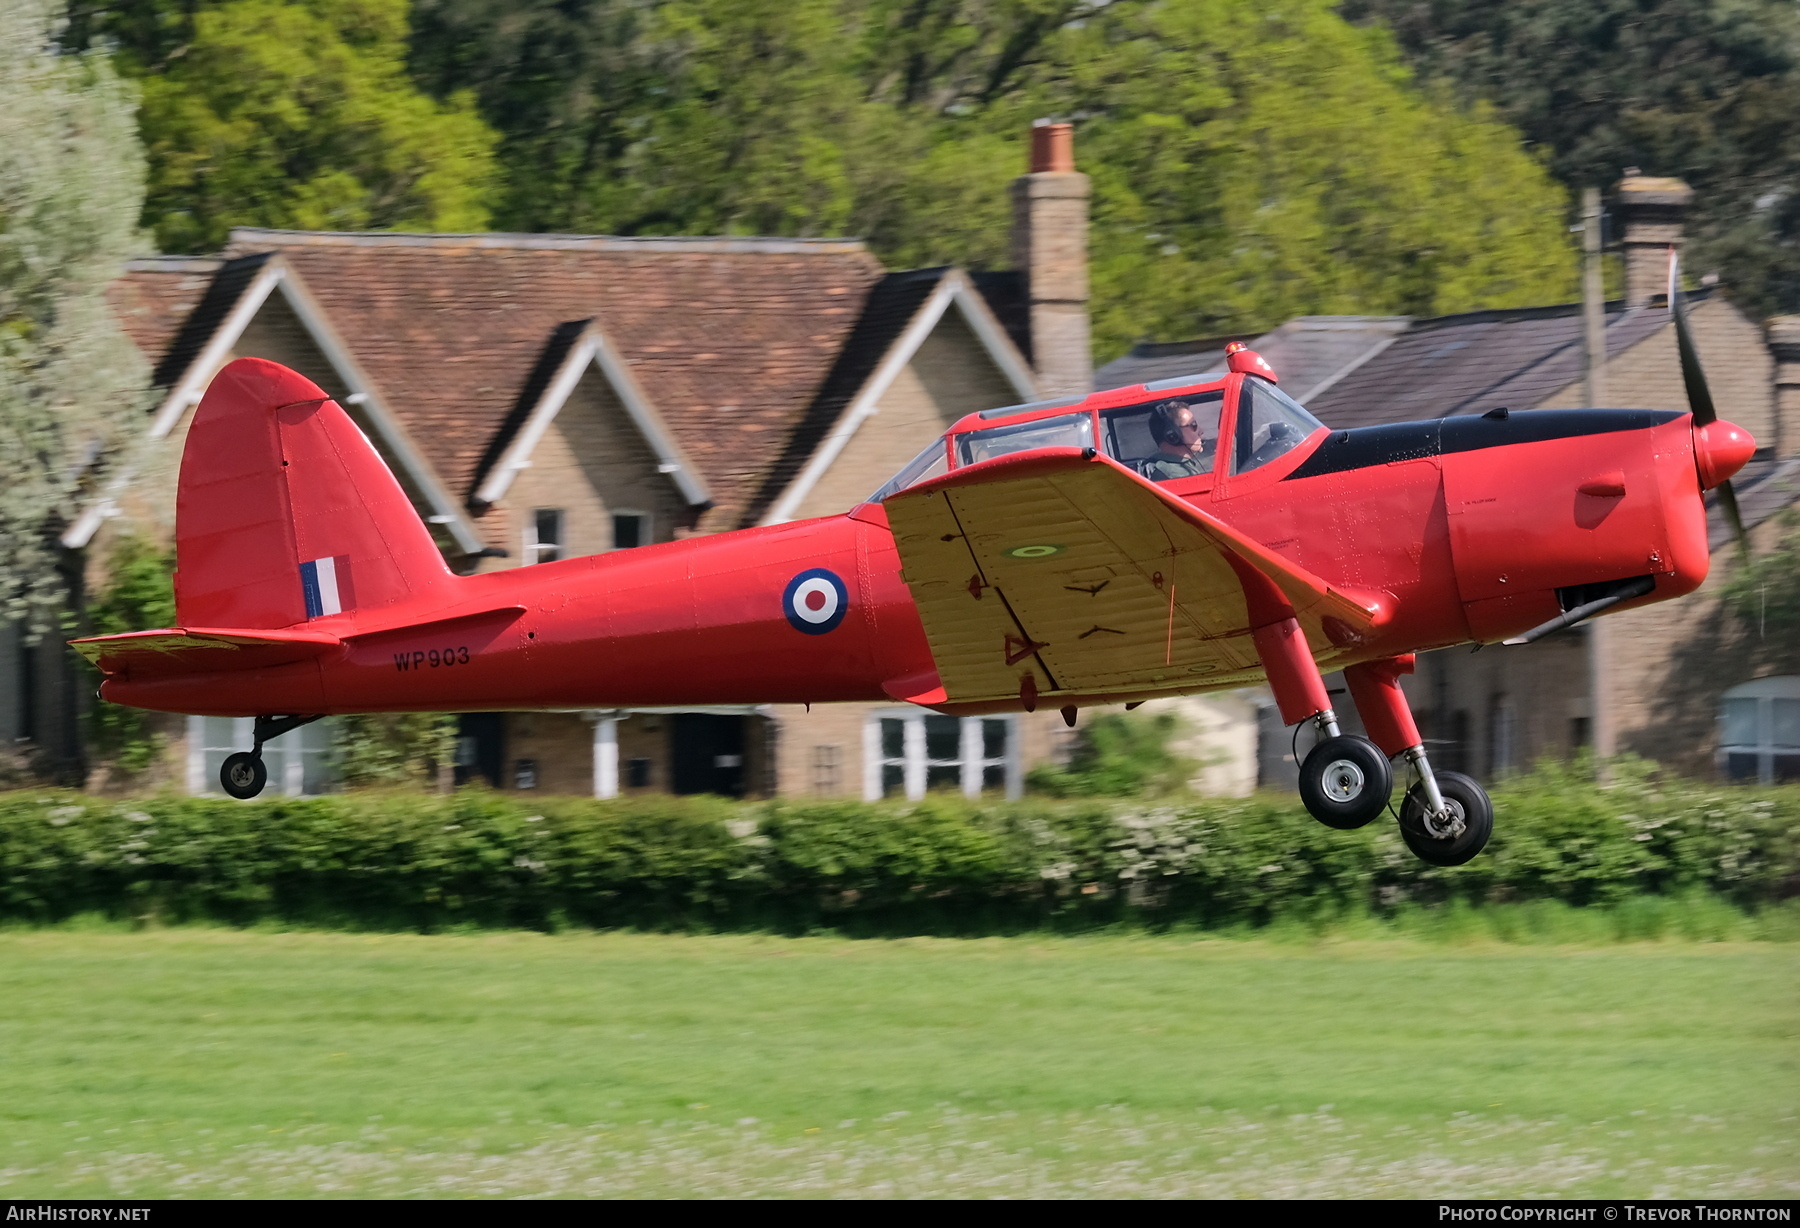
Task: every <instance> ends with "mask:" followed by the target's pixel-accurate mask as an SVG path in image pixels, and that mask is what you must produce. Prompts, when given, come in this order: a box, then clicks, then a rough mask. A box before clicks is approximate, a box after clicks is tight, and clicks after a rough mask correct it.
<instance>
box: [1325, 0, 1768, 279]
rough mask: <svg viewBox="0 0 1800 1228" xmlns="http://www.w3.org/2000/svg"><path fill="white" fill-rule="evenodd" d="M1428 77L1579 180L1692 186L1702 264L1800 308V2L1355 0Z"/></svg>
mask: <svg viewBox="0 0 1800 1228" xmlns="http://www.w3.org/2000/svg"><path fill="white" fill-rule="evenodd" d="M1342 8H1343V11H1344V12H1345V14H1346V15H1347V16H1349V17H1351V18H1352V19H1354V20H1358V21H1363V22H1375V21H1380V22H1385V23H1387V24H1388V25H1389V26H1391V27H1392V28H1393V29H1394V31H1395V33H1396V35H1397V38H1398V42H1399V45H1400V47H1401V48H1402V49H1403V51H1404V53H1405V55H1406V58H1407V60H1408V62H1409V63H1411V64H1412V65H1413V67H1414V68H1415V69H1416V70H1417V71H1418V72H1419V73H1420V74H1421V76H1424V77H1427V78H1430V79H1433V80H1437V81H1440V82H1443V83H1445V84H1446V85H1447V86H1448V87H1449V88H1450V89H1451V90H1452V91H1454V93H1455V95H1456V96H1457V97H1458V98H1460V99H1461V100H1463V101H1464V103H1465V104H1469V103H1473V102H1475V101H1477V100H1484V101H1486V102H1489V103H1490V104H1492V105H1493V107H1494V108H1495V110H1496V113H1497V114H1498V115H1499V116H1500V117H1501V118H1502V119H1504V120H1505V121H1506V122H1508V123H1510V124H1513V125H1515V126H1517V127H1518V128H1519V129H1520V131H1521V132H1523V133H1524V135H1525V137H1526V139H1527V140H1529V141H1532V142H1534V143H1536V144H1538V145H1539V146H1541V147H1542V148H1543V149H1544V150H1545V151H1546V154H1547V156H1548V159H1549V163H1550V166H1551V168H1552V169H1553V171H1554V172H1555V174H1556V175H1557V177H1558V178H1559V179H1561V180H1562V181H1563V182H1564V183H1565V184H1568V185H1569V186H1570V187H1571V188H1578V187H1582V186H1587V185H1599V186H1605V185H1609V184H1612V183H1614V182H1616V181H1617V180H1618V178H1619V175H1620V172H1621V170H1622V168H1624V167H1626V166H1637V167H1641V168H1642V169H1643V170H1644V171H1645V172H1646V173H1648V174H1652V175H1678V176H1681V177H1682V178H1685V179H1687V180H1688V181H1689V182H1690V183H1691V184H1692V185H1693V186H1694V188H1695V189H1696V194H1695V203H1694V210H1693V213H1692V215H1691V217H1690V228H1689V233H1690V239H1691V247H1690V252H1691V254H1690V255H1689V256H1688V257H1686V263H1687V264H1688V266H1689V267H1690V268H1693V269H1694V270H1695V271H1696V272H1703V271H1707V270H1709V269H1716V270H1718V271H1720V272H1721V273H1722V274H1723V275H1724V278H1725V281H1726V284H1727V285H1729V286H1730V287H1731V288H1732V291H1733V297H1734V298H1735V299H1736V300H1737V301H1738V302H1740V303H1741V304H1743V305H1744V306H1745V307H1746V309H1747V310H1750V311H1751V312H1753V313H1756V314H1772V313H1774V312H1776V311H1796V310H1800V194H1797V193H1796V192H1795V191H1794V186H1793V185H1794V182H1795V179H1796V175H1797V174H1800V132H1797V131H1796V129H1795V126H1794V124H1793V117H1794V115H1795V114H1796V112H1800V10H1796V9H1795V7H1794V5H1792V4H1791V3H1788V2H1787V0H1508V2H1507V3H1505V4H1494V3H1491V2H1489V0H1344V3H1343V4H1342Z"/></svg>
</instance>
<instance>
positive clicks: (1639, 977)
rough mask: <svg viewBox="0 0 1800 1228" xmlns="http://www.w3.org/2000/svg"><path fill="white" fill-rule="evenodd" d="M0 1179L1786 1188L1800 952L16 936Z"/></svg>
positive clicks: (3, 951)
mask: <svg viewBox="0 0 1800 1228" xmlns="http://www.w3.org/2000/svg"><path fill="white" fill-rule="evenodd" d="M0 1003H3V1004H4V1005H3V1006H0V1197H13V1198H20V1197H55V1196H60V1197H80V1196H87V1197H102V1196H112V1195H125V1194H133V1195H141V1196H170V1195H175V1196H183V1195H185V1196H194V1197H218V1196H230V1195H265V1194H266V1195H286V1196H305V1195H315V1196H332V1195H349V1194H360V1195H380V1196H404V1195H427V1196H451V1195H467V1196H520V1195H524V1196H553V1195H577V1196H591V1195H638V1196H643V1195H698V1196H704V1195H754V1194H764V1195H785V1196H838V1195H877V1196H879V1195H900V1196H906V1195H925V1196H932V1195H946V1196H982V1195H990V1194H991V1195H1008V1196H1031V1195H1036V1196H1060V1195H1117V1196H1134V1195H1142V1196H1165V1195H1173V1196H1182V1195H1200V1196H1207V1195H1223V1196H1256V1195H1273V1196H1284V1195H1312V1196H1357V1195H1389V1196H1402V1197H1404V1196H1464V1197H1478V1196H1484V1195H1510V1196H1524V1195H1569V1196H1576V1195H1580V1196H1594V1197H1606V1196H1633V1197H1646V1196H1654V1195H1679V1196H1735V1197H1756V1196H1781V1197H1794V1196H1795V1195H1797V1194H1800V946H1796V945H1795V944H1791V943H1712V944H1700V943H1689V942H1679V941H1671V942H1663V943H1654V944H1650V943H1638V944H1622V945H1613V946H1594V947H1524V946H1506V945H1500V944H1495V943H1486V942H1483V943H1472V944H1468V945H1463V946H1446V945H1443V944H1428V943H1421V942H1408V941H1392V940H1386V941H1349V940H1337V941H1327V942H1290V943H1281V942H1270V941H1266V940H1258V941H1221V940H1211V941H1197V940H1190V939H1185V938H1178V937H1162V938H1126V937H1096V938H1086V939H1068V938H1062V939H1032V938H1014V939H992V940H974V941H951V940H927V939H918V940H899V941H862V942H852V941H843V940H838V939H826V938H813V939H780V938H757V937H747V936H735V937H675V936H650V935H623V934H601V935H595V934H567V935H556V936H547V935H540V934H525V933H504V934H487V935H468V936H432V937H423V936H416V935H410V936H409V935H356V934H319V933H267V932H241V931H228V930H204V929H194V930H184V929H173V930H163V931H152V932H145V933H136V934H133V933H121V932H74V931H68V930H62V931H13V932H7V933H0Z"/></svg>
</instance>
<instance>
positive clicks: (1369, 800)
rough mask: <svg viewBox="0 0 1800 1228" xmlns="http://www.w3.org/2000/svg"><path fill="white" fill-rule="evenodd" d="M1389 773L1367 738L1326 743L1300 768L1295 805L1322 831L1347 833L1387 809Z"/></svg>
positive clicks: (1391, 773) (1391, 772)
mask: <svg viewBox="0 0 1800 1228" xmlns="http://www.w3.org/2000/svg"><path fill="white" fill-rule="evenodd" d="M1393 790H1394V769H1393V768H1392V767H1391V766H1389V764H1388V758H1387V756H1386V755H1384V754H1382V753H1381V748H1380V747H1379V746H1376V745H1375V743H1373V742H1371V741H1369V739H1367V738H1359V737H1355V736H1348V737H1339V738H1327V739H1326V740H1325V741H1323V742H1321V743H1319V744H1318V745H1317V746H1315V747H1313V748H1312V751H1311V752H1310V753H1309V754H1308V755H1307V756H1306V762H1305V763H1302V764H1301V765H1300V800H1301V801H1302V802H1304V803H1305V804H1306V812H1307V813H1308V814H1310V815H1312V817H1313V818H1315V819H1317V820H1319V822H1321V823H1323V824H1325V826H1327V827H1335V828H1337V829H1338V830H1339V831H1351V830H1354V829H1355V828H1358V827H1361V826H1363V825H1364V824H1365V823H1368V822H1369V821H1370V820H1371V819H1373V818H1374V817H1375V816H1376V815H1378V814H1380V813H1381V812H1382V810H1384V809H1385V808H1386V807H1387V801H1388V794H1389V793H1392V792H1393Z"/></svg>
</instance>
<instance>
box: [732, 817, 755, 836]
mask: <svg viewBox="0 0 1800 1228" xmlns="http://www.w3.org/2000/svg"><path fill="white" fill-rule="evenodd" d="M725 830H726V831H728V832H730V833H731V838H732V839H733V840H748V839H749V838H750V837H751V836H754V835H755V834H756V820H755V819H727V820H726V821H725Z"/></svg>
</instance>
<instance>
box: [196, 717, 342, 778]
mask: <svg viewBox="0 0 1800 1228" xmlns="http://www.w3.org/2000/svg"><path fill="white" fill-rule="evenodd" d="M334 724H335V722H334V721H332V720H331V718H329V717H327V718H325V719H324V720H319V721H314V722H312V723H311V724H310V725H302V726H300V728H298V729H290V730H288V731H287V732H286V733H284V734H282V735H281V736H280V737H279V738H271V739H269V740H268V741H267V742H264V743H263V766H264V767H266V768H268V769H269V783H268V784H267V785H266V786H264V796H269V795H284V796H287V797H313V796H316V795H318V794H320V793H329V792H331V791H332V790H333V789H335V788H337V784H338V780H337V765H336V763H334V762H333V760H332V754H331V752H332V734H333V732H334V731H333V728H332V726H333V725H334ZM187 738H188V756H187V758H188V763H187V767H188V772H187V775H188V781H187V784H188V792H189V793H193V794H217V795H220V796H223V795H224V792H225V790H223V789H221V788H220V787H219V768H220V767H222V766H223V765H224V763H225V756H226V755H229V754H231V753H233V752H234V751H240V750H249V749H250V748H251V747H253V746H255V745H256V722H255V721H254V720H252V719H251V718H250V717H247V716H190V717H188V721H187Z"/></svg>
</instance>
